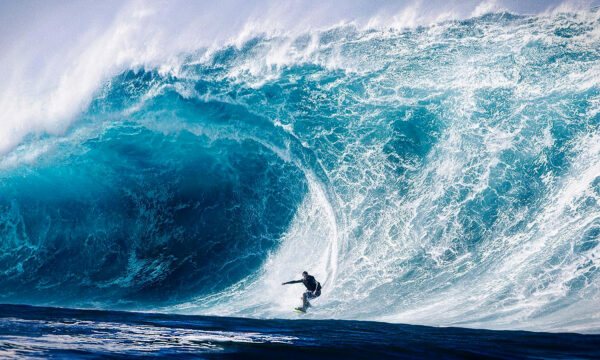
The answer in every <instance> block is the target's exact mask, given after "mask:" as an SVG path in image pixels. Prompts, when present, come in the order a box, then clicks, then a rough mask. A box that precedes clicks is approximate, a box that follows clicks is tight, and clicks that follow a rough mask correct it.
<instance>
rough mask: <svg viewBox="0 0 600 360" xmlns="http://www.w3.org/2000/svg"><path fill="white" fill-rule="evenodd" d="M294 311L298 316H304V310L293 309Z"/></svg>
mask: <svg viewBox="0 0 600 360" xmlns="http://www.w3.org/2000/svg"><path fill="white" fill-rule="evenodd" d="M294 311H295V312H297V313H298V314H306V311H305V310H300V309H298V308H294Z"/></svg>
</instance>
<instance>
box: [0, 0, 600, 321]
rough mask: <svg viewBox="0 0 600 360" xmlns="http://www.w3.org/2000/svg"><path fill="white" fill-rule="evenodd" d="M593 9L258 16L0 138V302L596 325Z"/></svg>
mask: <svg viewBox="0 0 600 360" xmlns="http://www.w3.org/2000/svg"><path fill="white" fill-rule="evenodd" d="M599 19H600V13H599V12H598V10H596V9H593V10H587V11H581V12H573V13H554V14H548V15H539V16H521V15H514V14H510V13H491V14H487V15H483V16H479V17H475V18H471V19H467V20H460V21H458V20H457V21H446V22H441V23H438V24H432V25H427V26H416V27H413V28H405V29H393V28H392V29H369V28H363V27H358V26H354V25H348V24H346V25H340V26H337V27H333V28H330V29H327V30H319V31H317V30H315V31H310V32H306V33H302V34H300V35H293V36H292V35H289V36H288V35H279V34H264V35H261V36H257V37H252V38H251V39H249V40H245V41H243V42H242V43H240V44H237V45H223V46H220V47H217V48H199V49H197V50H195V51H187V52H184V53H178V54H176V56H175V58H176V60H177V62H176V63H177V65H176V66H170V67H167V69H166V70H165V67H163V66H162V65H164V64H158V65H156V64H155V65H154V66H152V65H145V66H134V67H132V68H126V69H122V70H120V71H119V72H118V73H117V75H115V76H111V77H109V78H108V79H107V80H105V81H103V82H102V85H101V86H100V87H98V88H96V89H94V91H93V96H92V97H91V100H90V101H89V102H88V103H85V105H84V106H82V107H81V108H80V109H79V111H78V112H77V113H76V115H75V118H74V120H73V122H72V123H71V124H70V125H69V126H68V127H66V128H65V130H64V131H63V132H58V133H53V132H41V133H37V134H29V135H28V136H26V137H25V138H24V140H22V141H20V142H19V144H18V145H17V146H16V147H13V148H11V149H10V150H9V151H7V152H6V153H5V154H4V155H3V156H2V159H1V161H0V166H1V167H2V170H1V172H0V209H1V211H0V239H1V241H0V247H1V249H2V251H1V252H0V254H1V255H0V259H1V261H0V274H2V276H1V277H0V286H1V287H2V288H3V289H6V290H5V291H3V292H2V293H0V301H1V302H21V303H30V304H42V305H65V306H85V307H99V308H110V309H142V310H162V311H170V312H171V311H175V312H184V313H194V314H209V315H228V316H249V317H260V318H263V317H292V316H295V314H293V313H291V312H290V309H291V308H292V307H293V306H295V305H297V303H298V299H297V298H298V296H299V294H300V291H301V290H300V289H299V288H294V287H285V288H282V287H281V286H280V283H281V282H282V281H286V280H291V279H294V278H298V277H299V276H300V273H301V272H302V271H303V270H308V271H309V272H311V273H312V274H314V275H315V276H316V278H317V279H318V280H319V281H321V282H322V283H323V284H324V291H323V295H322V296H321V297H320V298H319V299H318V300H316V301H315V302H314V305H315V307H314V309H313V311H312V312H311V313H309V314H308V315H307V316H308V317H334V318H346V319H348V318H349V319H359V320H385V321H392V322H408V323H418V324H426V325H454V326H468V327H485V328H496V329H506V328H509V329H535V330H545V331H549V330H550V331H557V330H569V331H585V332H597V331H598V330H599V329H600V320H598V317H597V304H598V301H599V300H600V299H599V297H600V288H599V286H600V285H599V284H600V282H599V281H600V280H599V273H600V272H599V268H598V265H599V261H600V260H599V259H598V257H599V256H600V247H599V246H598V241H599V239H600V238H599V236H600V217H599V214H600V212H599V210H600V204H599V203H598V201H600V113H599V111H600V87H599V83H600V82H599V81H600V51H599V49H600V20H599Z"/></svg>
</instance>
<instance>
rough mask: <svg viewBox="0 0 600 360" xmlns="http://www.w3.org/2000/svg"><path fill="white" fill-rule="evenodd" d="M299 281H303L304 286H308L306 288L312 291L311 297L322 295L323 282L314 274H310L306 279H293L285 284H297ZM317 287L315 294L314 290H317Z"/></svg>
mask: <svg viewBox="0 0 600 360" xmlns="http://www.w3.org/2000/svg"><path fill="white" fill-rule="evenodd" d="M297 283H303V284H304V286H306V289H307V290H308V291H309V292H310V293H311V295H312V296H310V297H317V296H320V295H321V284H320V283H319V282H318V281H317V280H316V279H315V277H314V276H312V275H308V276H307V277H306V279H302V280H292V281H288V282H286V283H285V284H297ZM315 289H316V290H317V291H316V293H315V294H314V295H313V294H312V292H313V291H315Z"/></svg>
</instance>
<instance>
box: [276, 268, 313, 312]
mask: <svg viewBox="0 0 600 360" xmlns="http://www.w3.org/2000/svg"><path fill="white" fill-rule="evenodd" d="M297 283H303V284H304V286H306V289H307V290H308V291H306V292H305V293H304V294H302V298H301V299H302V307H297V308H296V310H298V311H302V312H306V309H308V307H309V306H310V303H309V302H308V300H309V299H315V298H317V297H319V296H321V283H319V282H318V281H317V280H316V279H315V277H314V276H312V275H308V273H307V272H306V271H303V272H302V279H300V280H292V281H288V282H284V283H282V284H281V285H287V284H297Z"/></svg>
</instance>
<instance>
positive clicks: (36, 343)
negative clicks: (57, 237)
mask: <svg viewBox="0 0 600 360" xmlns="http://www.w3.org/2000/svg"><path fill="white" fill-rule="evenodd" d="M302 316H303V315H298V317H299V318H301V317H302ZM599 344H600V335H580V334H572V333H563V334H560V333H557V334H549V333H536V332H527V331H493V330H474V329H463V328H453V327H449V328H436V327H427V326H417V325H401V324H389V323H381V322H372V321H352V320H302V319H298V320H281V319H279V320H263V319H245V318H234V317H214V316H190V315H167V314H157V313H131V312H122V311H99V310H76V309H61V308H47V307H31V306H24V305H0V357H2V358H3V359H23V358H30V359H35V358H52V359H100V358H102V359H151V358H174V359H223V358H225V359H228V358H232V359H265V358H268V359H281V358H285V359H306V358H310V359H348V358H352V359H388V358H400V359H481V358H489V359H600V345H599Z"/></svg>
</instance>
